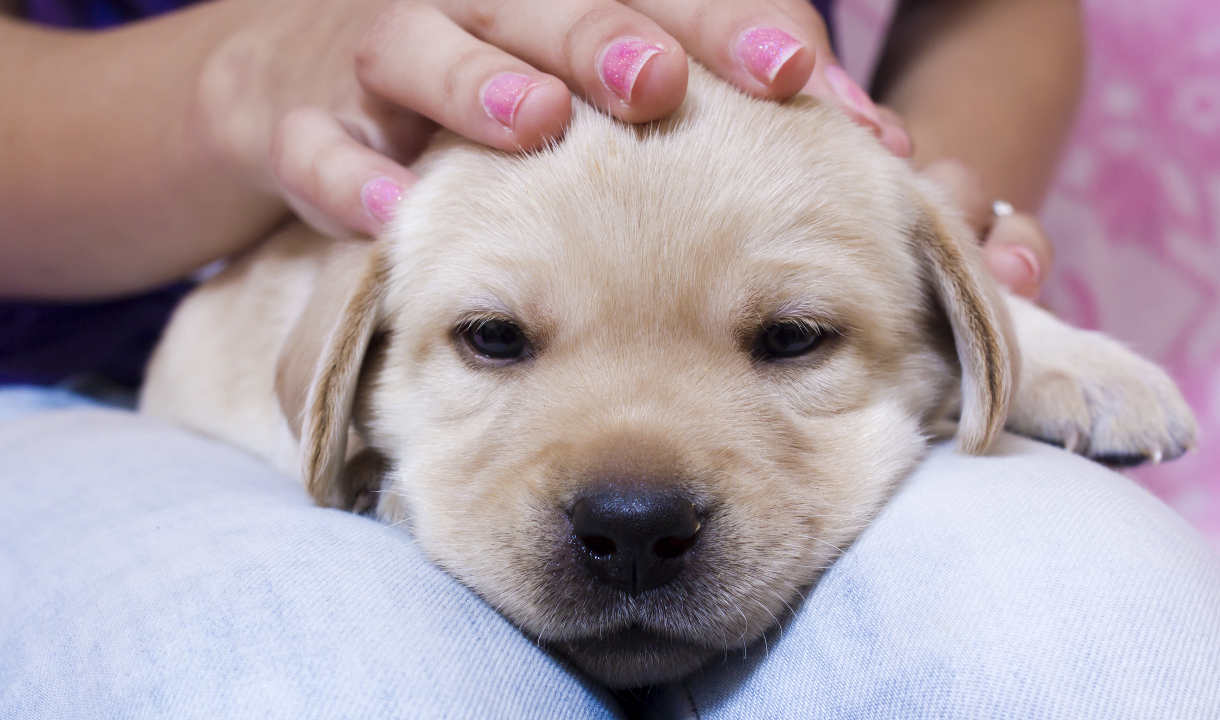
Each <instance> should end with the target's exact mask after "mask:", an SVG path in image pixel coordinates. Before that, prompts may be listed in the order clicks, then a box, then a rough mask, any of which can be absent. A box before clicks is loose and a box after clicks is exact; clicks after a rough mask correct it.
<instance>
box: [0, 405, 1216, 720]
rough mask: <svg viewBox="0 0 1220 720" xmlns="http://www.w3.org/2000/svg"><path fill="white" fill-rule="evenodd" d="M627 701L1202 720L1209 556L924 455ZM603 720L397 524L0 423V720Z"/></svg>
mask: <svg viewBox="0 0 1220 720" xmlns="http://www.w3.org/2000/svg"><path fill="white" fill-rule="evenodd" d="M10 397H11V394H10V393H9V392H5V391H4V390H0V408H3V407H4V406H5V405H6V403H7V402H8V399H9V398H10ZM26 400H27V407H28V398H26ZM743 655H744V656H743ZM641 709H642V710H643V711H644V712H651V713H652V714H653V715H654V716H656V717H683V716H687V717H695V716H696V713H697V716H698V717H701V718H815V717H816V718H887V719H888V718H931V717H937V718H981V717H987V718H1002V717H1012V718H1089V717H1105V718H1168V717H1173V718H1212V719H1214V718H1216V717H1220V565H1218V563H1217V558H1216V557H1215V555H1214V554H1212V551H1211V550H1210V549H1208V548H1207V547H1206V546H1205V545H1204V544H1203V542H1202V541H1201V539H1200V538H1199V537H1198V536H1197V535H1195V534H1194V533H1193V532H1192V531H1191V530H1190V529H1189V528H1188V527H1187V526H1186V525H1185V524H1184V523H1183V522H1182V521H1181V520H1180V519H1179V518H1178V517H1177V516H1175V515H1173V513H1172V512H1170V511H1169V510H1167V509H1166V508H1165V507H1164V506H1163V505H1161V504H1160V503H1159V502H1158V501H1156V500H1155V499H1153V498H1152V497H1151V496H1150V495H1148V494H1147V493H1146V492H1144V491H1142V490H1140V489H1139V488H1137V487H1136V486H1134V485H1133V484H1132V483H1130V482H1129V481H1128V480H1126V479H1124V478H1122V477H1121V476H1119V475H1116V474H1113V473H1111V472H1109V471H1106V470H1104V469H1102V468H1099V467H1097V466H1094V465H1092V464H1090V463H1087V462H1085V461H1083V460H1079V459H1076V458H1073V457H1071V456H1068V455H1067V454H1065V453H1063V452H1061V451H1057V450H1054V449H1052V448H1047V447H1044V446H1041V445H1037V444H1035V443H1029V442H1026V441H1023V440H1018V439H1015V438H1007V439H1005V440H1004V441H1003V442H1002V444H1001V447H1000V448H999V452H998V453H997V454H996V455H994V456H992V457H987V458H966V457H962V456H960V455H957V454H956V453H955V452H954V451H953V450H952V449H950V448H948V447H939V448H937V449H936V450H934V451H933V453H932V454H931V456H930V457H929V459H928V460H927V462H925V463H924V464H923V465H922V466H921V467H920V469H919V470H918V471H917V472H916V473H915V474H914V476H912V477H911V478H910V479H909V480H908V481H907V482H906V483H905V484H904V486H903V488H902V489H901V490H900V491H899V493H898V494H897V495H896V497H895V498H894V499H893V501H892V502H891V503H890V504H889V505H888V506H887V508H886V509H885V511H884V512H883V513H882V515H881V516H880V517H879V518H878V520H877V521H876V522H875V523H874V524H873V525H872V526H871V527H870V528H869V529H868V530H867V531H865V533H864V535H863V536H862V537H861V538H860V540H859V541H858V542H857V543H856V544H855V545H854V546H853V547H852V548H851V549H850V550H849V551H848V552H847V554H846V555H845V556H844V557H843V558H842V559H841V560H840V561H839V562H838V563H837V564H836V565H835V566H834V567H833V568H832V569H831V570H830V572H829V573H828V574H827V575H826V577H825V578H824V579H823V581H822V582H821V583H819V584H818V586H817V587H816V588H815V589H814V590H813V591H812V592H811V593H810V594H809V597H808V600H807V601H806V602H804V603H803V604H800V605H798V607H797V608H796V612H795V615H794V617H792V618H791V619H790V620H789V621H788V622H787V623H786V625H785V626H784V628H783V630H782V632H776V633H774V634H773V635H772V636H771V637H769V638H768V640H767V642H766V644H765V646H764V644H762V643H760V644H759V645H758V646H755V647H751V648H750V649H749V650H748V652H747V653H744V654H738V653H734V654H731V655H730V656H729V657H727V658H725V659H724V661H722V662H717V663H716V664H715V665H714V666H713V667H711V668H709V669H707V670H705V671H704V672H702V673H700V674H699V675H697V676H695V677H694V678H692V679H691V680H690V681H688V682H687V683H684V684H682V685H675V686H671V687H667V688H661V689H657V690H655V691H653V693H652V694H651V695H648V696H646V699H645V702H644V704H643V706H642V708H641ZM615 712H616V707H615V704H614V701H613V700H612V699H611V698H609V696H608V694H607V693H605V692H604V691H602V690H601V689H599V688H597V687H594V686H592V685H590V684H589V683H587V682H586V681H585V680H583V679H582V678H581V677H580V676H579V675H577V674H576V673H574V672H572V671H571V670H570V669H569V668H567V667H566V666H565V665H564V664H563V663H562V662H560V661H558V660H555V659H553V658H551V657H550V656H548V655H546V654H545V653H543V652H541V651H539V650H538V649H537V648H535V647H534V646H533V645H532V644H531V643H530V642H529V641H528V640H527V639H526V638H525V637H524V636H522V635H521V634H520V633H519V632H517V631H516V630H515V629H514V628H513V627H512V626H511V625H509V624H508V623H507V622H505V621H504V620H502V619H501V618H500V617H499V616H498V615H496V614H495V612H494V611H492V610H491V609H490V608H489V607H487V606H486V605H485V604H483V603H482V602H481V601H480V600H479V599H478V598H477V597H475V596H474V595H473V594H472V593H470V592H469V591H467V590H466V589H465V588H463V587H461V586H460V585H459V584H458V583H456V582H455V581H453V580H452V579H450V578H449V577H448V576H447V575H445V574H444V573H443V572H441V571H440V570H438V569H436V568H434V567H433V566H432V565H431V564H429V563H428V562H427V560H426V559H424V558H423V557H422V555H421V554H420V552H419V551H418V549H417V548H416V546H415V545H414V543H413V542H412V541H411V539H410V538H409V537H408V536H407V535H406V534H405V533H404V532H402V531H401V530H400V529H397V528H388V527H384V526H382V525H379V524H378V523H376V522H373V521H371V520H367V519H365V518H361V517H357V516H353V515H349V514H345V513H340V512H336V511H332V510H323V509H319V508H316V507H314V506H312V505H311V504H310V502H309V500H308V498H307V497H306V495H305V493H304V492H303V491H302V490H301V488H300V487H299V486H298V485H297V484H296V483H295V482H294V481H292V480H290V479H288V478H285V477H282V476H279V475H277V474H275V473H274V472H272V471H270V470H268V469H267V468H266V467H265V466H263V465H262V464H261V463H260V462H258V461H257V460H255V459H253V458H251V457H249V456H248V455H246V454H244V453H242V452H240V451H237V450H233V449H230V448H227V447H224V446H221V445H218V444H216V443H213V442H211V441H209V440H206V439H202V438H199V437H196V436H193V435H191V434H189V433H186V432H183V431H180V430H176V429H173V428H170V427H167V426H165V425H163V424H160V423H157V422H154V421H151V420H148V419H145V418H141V417H138V416H134V415H131V414H129V413H122V412H116V411H98V410H73V411H67V412H63V411H58V412H44V413H38V414H32V415H27V416H26V417H23V418H18V419H15V420H14V419H11V418H10V420H9V421H6V422H0V718H94V717H96V718H128V717H130V718H154V717H199V718H220V717H233V718H245V717H272V718H278V717H283V718H332V717H335V718H337V717H359V718H395V717H422V718H430V717H454V718H466V717H478V718H495V717H529V718H540V717H541V718H545V717H556V718H582V717H613V716H614V715H615Z"/></svg>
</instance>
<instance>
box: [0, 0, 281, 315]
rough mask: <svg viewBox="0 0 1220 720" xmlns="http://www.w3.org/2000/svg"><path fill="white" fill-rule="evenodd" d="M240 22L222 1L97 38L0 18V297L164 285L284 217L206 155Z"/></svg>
mask: <svg viewBox="0 0 1220 720" xmlns="http://www.w3.org/2000/svg"><path fill="white" fill-rule="evenodd" d="M256 5H257V4H256ZM199 14H204V15H206V16H207V17H199V16H198V15H199ZM241 22H242V18H241V17H240V8H239V7H235V6H234V4H232V3H225V2H218V3H206V4H203V5H200V6H198V7H196V8H192V9H189V10H186V11H182V12H180V13H174V14H171V15H167V16H163V17H161V18H158V19H155V20H152V21H146V22H142V23H137V24H134V25H130V26H126V27H123V28H120V29H118V30H113V31H106V32H100V33H88V34H86V33H69V32H58V31H46V30H42V29H39V28H35V27H33V26H30V25H27V24H23V23H19V22H16V21H11V20H9V19H6V18H0V97H3V98H5V101H4V104H5V110H4V112H3V113H2V114H0V137H2V138H3V142H0V296H8V297H63V298H68V297H77V298H79V297H96V296H103V295H108V294H115V293H122V292H130V291H134V290H139V289H143V288H147V287H151V286H155V285H157V284H159V283H163V282H165V281H168V280H171V279H173V278H175V277H178V276H181V275H182V274H184V273H186V272H189V271H190V270H191V269H192V268H195V267H198V266H200V265H202V264H204V263H206V262H208V261H209V260H211V259H214V258H217V257H221V256H223V255H225V254H227V253H229V252H232V251H233V250H235V249H237V248H239V247H241V246H243V245H245V244H248V243H249V242H250V241H251V240H252V239H253V238H255V237H257V236H258V235H259V234H260V233H262V232H265V230H266V229H267V227H268V226H269V225H271V224H273V223H274V222H276V221H277V219H278V218H279V217H280V216H281V215H282V214H283V212H284V210H283V207H282V205H281V203H280V201H279V200H278V199H276V198H274V197H273V196H271V195H270V194H266V193H262V192H258V191H256V189H255V188H254V187H253V184H252V183H251V182H250V180H249V179H248V178H247V177H245V176H244V175H243V174H242V173H241V172H240V171H239V170H238V169H236V168H233V167H230V166H229V165H227V164H226V163H224V162H223V161H222V160H221V159H220V157H219V154H218V153H216V152H214V151H213V150H212V149H211V148H209V147H208V143H207V142H206V140H205V132H204V129H203V128H201V127H200V124H201V123H200V117H201V116H202V113H200V112H198V108H197V107H196V105H197V103H198V95H199V93H198V78H199V76H200V72H201V69H202V68H203V66H204V64H205V62H206V61H207V58H208V57H209V55H210V53H211V52H212V50H213V49H214V48H215V47H217V46H218V44H219V43H221V42H222V41H223V40H224V38H225V37H227V36H228V35H229V34H230V33H231V32H232V31H233V30H235V29H236V28H237V27H239V24H240V23H241Z"/></svg>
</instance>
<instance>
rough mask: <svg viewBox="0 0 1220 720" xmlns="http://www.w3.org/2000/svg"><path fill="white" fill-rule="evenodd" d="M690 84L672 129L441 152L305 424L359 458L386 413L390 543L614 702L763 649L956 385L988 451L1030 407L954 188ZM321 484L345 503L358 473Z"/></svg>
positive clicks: (329, 477) (320, 374)
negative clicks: (351, 428) (946, 199)
mask: <svg viewBox="0 0 1220 720" xmlns="http://www.w3.org/2000/svg"><path fill="white" fill-rule="evenodd" d="M692 72H693V77H692V80H693V83H692V86H691V91H690V93H689V95H688V99H687V101H686V103H685V105H684V107H683V109H682V110H681V111H680V113H679V114H678V115H677V116H676V117H674V118H671V119H670V120H667V121H665V122H663V123H660V124H656V125H653V126H649V127H645V128H634V127H628V126H624V125H621V124H618V123H615V122H613V121H611V120H609V119H606V118H605V117H603V116H602V115H600V114H598V113H596V112H594V111H592V110H590V109H588V108H586V107H584V106H579V107H577V109H576V113H575V117H574V120H573V123H572V126H571V127H570V129H569V131H568V135H567V138H566V139H565V140H564V142H563V143H562V144H559V145H557V146H555V147H553V148H550V149H548V150H546V151H543V152H539V153H536V154H533V155H529V156H525V157H513V156H505V155H500V154H495V153H492V152H490V151H486V150H482V149H478V148H473V147H470V146H468V145H466V144H463V143H461V142H459V141H457V140H455V139H448V140H443V141H440V142H438V144H437V146H436V147H435V148H434V149H433V150H432V151H431V155H430V156H429V157H428V158H426V159H425V161H424V163H423V166H422V169H423V172H424V174H425V179H424V180H423V181H421V182H420V183H419V184H418V185H417V186H416V187H415V188H414V189H413V190H412V193H411V194H410V196H409V198H408V199H407V200H406V201H405V202H404V204H403V205H402V206H401V208H400V210H399V213H398V215H399V218H400V220H399V221H398V222H397V223H396V225H395V226H394V228H393V229H392V230H391V231H390V232H389V233H388V235H387V236H386V237H385V238H383V240H382V241H381V243H382V244H381V251H382V252H383V253H384V259H385V262H384V263H378V262H373V263H370V264H367V265H365V266H363V270H361V271H360V272H357V273H353V275H354V276H356V277H357V278H358V280H357V281H354V282H353V283H351V287H355V288H366V289H371V290H369V291H368V292H365V293H364V294H361V292H360V291H352V293H351V294H350V295H349V300H348V301H346V302H345V303H330V304H329V306H330V307H341V308H342V311H341V312H340V313H339V316H340V317H339V320H337V321H336V322H335V323H334V324H333V327H334V328H336V329H335V330H332V331H330V332H329V334H328V336H327V337H328V340H327V341H326V343H324V349H323V350H321V351H320V354H321V355H322V356H323V357H326V358H329V360H325V361H323V362H321V363H317V364H316V365H315V366H314V367H316V368H318V370H317V371H316V372H315V373H314V376H313V378H314V379H313V381H312V383H311V384H310V388H311V389H310V390H309V393H308V396H307V399H306V400H305V404H306V406H307V410H306V412H305V413H304V414H303V417H306V418H314V417H319V418H320V417H324V416H327V415H331V416H332V417H333V419H332V420H330V421H323V420H317V421H315V422H316V424H318V425H319V427H320V429H318V430H315V431H309V430H306V431H304V432H303V437H304V440H303V442H304V444H305V446H306V447H305V453H306V455H305V457H306V458H315V459H317V458H332V459H333V458H336V457H342V456H343V450H342V447H341V443H342V442H344V438H345V437H346V417H347V415H346V413H345V411H346V410H347V409H349V408H351V407H352V405H353V402H354V401H353V400H352V396H353V395H354V394H355V393H356V388H357V386H360V389H361V391H362V392H363V393H364V395H365V396H366V397H367V404H368V407H367V411H366V412H364V413H358V414H361V415H362V417H363V418H364V419H363V422H362V425H363V432H362V436H363V439H364V441H365V442H367V443H368V444H369V445H370V446H372V447H374V448H376V449H378V450H379V451H380V452H381V453H382V454H384V455H385V457H386V458H388V460H389V469H388V474H387V477H386V479H385V480H384V481H383V484H382V489H381V493H380V500H379V504H378V508H377V510H378V513H379V515H380V517H382V518H383V519H385V520H387V521H391V522H408V523H409V524H410V526H411V527H412V528H413V530H414V533H415V535H416V536H417V538H418V540H419V542H420V543H421V545H422V546H423V547H424V548H425V549H426V551H427V552H428V553H429V554H430V555H431V556H432V557H433V558H434V559H435V560H436V561H437V562H438V563H439V564H440V565H442V566H443V567H445V568H446V569H448V570H449V571H450V572H452V573H453V574H454V575H456V576H457V577H459V578H460V579H461V580H463V581H464V582H465V583H466V584H467V585H469V586H470V587H472V588H473V589H475V590H476V591H478V592H479V593H480V594H481V595H483V596H484V597H485V598H486V599H487V600H488V601H489V602H490V603H491V604H492V605H493V606H494V607H496V608H498V609H499V610H501V611H502V612H503V613H504V614H505V615H506V616H508V617H509V618H510V619H512V620H513V621H514V622H516V623H517V624H518V625H520V626H521V627H522V628H523V629H524V630H525V631H526V632H527V633H529V634H531V635H532V636H534V637H536V638H538V639H539V640H540V641H542V642H543V643H545V644H548V645H550V646H553V647H555V648H557V649H558V650H560V651H561V652H563V653H564V654H566V655H567V656H568V657H570V658H571V659H572V660H573V661H575V662H576V664H578V665H579V666H580V667H582V668H583V669H585V670H586V671H588V672H589V673H591V674H592V675H593V676H594V677H596V678H598V679H599V680H601V681H603V682H605V683H607V684H610V685H612V686H631V685H640V684H645V683H654V682H660V681H664V680H668V679H672V678H676V677H679V676H681V675H684V674H686V673H688V672H690V671H691V670H693V669H694V668H696V667H697V666H698V665H699V664H700V663H702V662H703V661H704V660H706V659H707V658H708V657H711V656H714V655H717V654H720V653H722V652H724V651H725V650H726V649H734V648H739V647H741V646H743V645H745V644H747V643H748V642H750V641H752V640H754V639H755V638H757V637H758V636H759V635H760V634H761V633H762V632H764V631H765V630H766V629H767V628H768V627H770V626H771V625H773V624H774V623H775V621H776V618H777V617H778V616H780V615H781V614H783V613H784V612H785V609H786V608H787V607H788V606H789V604H790V603H792V602H793V600H794V599H795V598H797V597H798V596H799V592H800V590H801V588H802V587H805V586H808V585H809V584H810V583H812V582H813V581H814V580H815V579H816V577H817V576H818V574H819V572H820V571H821V570H822V569H823V568H825V567H826V566H827V565H828V564H829V563H830V562H832V561H833V560H834V558H835V557H836V556H837V555H838V553H839V552H840V551H841V550H842V548H843V547H844V546H845V545H846V544H848V543H850V542H851V540H852V539H853V538H854V537H855V536H856V534H857V533H859V531H860V530H861V529H862V528H863V527H864V526H865V525H866V524H867V523H868V521H869V520H870V519H871V518H872V517H873V515H874V514H875V513H876V511H877V510H878V508H879V506H880V505H881V503H882V502H883V501H884V499H885V498H886V497H887V495H888V493H889V492H890V490H891V489H892V487H893V485H894V483H895V482H896V481H897V480H898V479H899V478H901V477H902V476H903V475H904V474H905V473H906V472H908V471H909V470H910V469H911V467H912V466H913V464H914V463H915V462H916V461H917V460H918V458H919V457H920V455H921V453H922V451H923V449H924V446H925V435H926V432H927V427H928V425H929V423H930V422H931V421H932V420H934V419H936V418H937V417H938V416H940V415H942V414H943V413H944V412H945V409H946V405H947V403H948V402H949V400H948V399H949V398H951V397H952V396H953V395H954V394H955V393H954V388H955V386H957V385H959V384H960V388H961V392H962V412H961V424H960V438H961V443H962V446H963V447H964V448H965V449H967V450H970V451H979V450H982V449H983V448H985V447H986V446H987V444H988V443H989V442H990V440H991V438H992V437H993V436H994V435H995V433H996V432H998V430H999V429H1000V427H1001V426H1002V425H1003V421H1004V414H1005V408H1006V403H1007V398H1008V393H1009V383H1010V377H1011V369H1010V367H1009V356H1008V350H1007V344H1006V341H1005V336H1004V332H1003V324H1002V322H1001V320H1002V319H1001V318H1000V316H999V315H998V313H999V310H998V307H997V306H996V305H995V304H994V303H993V302H992V301H991V299H990V296H989V294H988V291H987V288H986V287H984V286H983V285H981V284H980V282H979V278H980V273H979V271H978V260H977V258H976V257H975V252H974V250H973V248H972V247H971V242H970V240H969V237H968V235H969V234H968V233H967V232H966V230H965V229H964V227H962V226H961V224H960V223H959V222H958V221H956V220H954V219H953V218H952V217H951V216H949V215H947V214H946V213H945V212H944V211H943V210H942V209H941V207H940V205H939V203H938V201H937V200H936V199H935V198H934V197H932V196H931V192H930V191H929V189H928V188H926V187H924V186H923V185H922V184H921V183H920V182H919V181H918V180H917V179H916V178H915V177H914V176H913V175H912V174H911V172H910V171H909V170H908V169H907V168H906V166H905V165H904V164H903V163H901V162H900V161H898V160H896V159H893V158H890V157H889V156H888V155H887V154H886V153H885V151H884V150H882V149H881V148H880V146H879V145H878V144H877V143H876V142H875V141H874V140H873V139H872V138H871V137H869V136H868V135H867V133H865V132H864V131H862V130H860V129H858V128H856V127H854V126H852V125H851V124H850V123H849V122H847V121H846V120H845V119H843V118H841V117H840V116H839V115H838V114H836V113H835V112H834V111H832V110H829V109H826V108H822V107H818V106H816V105H814V104H813V103H811V102H792V103H789V104H787V105H784V106H776V105H773V104H769V103H763V102H758V101H754V100H751V99H747V98H745V97H744V96H741V95H739V94H737V93H736V92H735V91H733V90H731V89H729V88H728V87H726V86H724V85H721V84H720V83H718V82H715V81H713V80H711V79H710V78H709V77H708V76H707V75H706V73H704V72H702V71H701V70H699V69H697V68H692ZM361 279H362V280H361ZM371 297H375V298H376V302H363V301H361V300H360V298H365V299H368V298H371ZM344 316H345V317H344ZM342 328H346V330H343V329H342ZM377 329H380V331H381V332H382V333H383V334H384V342H383V343H382V349H381V351H380V352H379V356H378V357H379V359H378V362H377V363H375V367H374V368H372V369H371V370H370V369H369V368H368V367H366V368H365V371H364V373H363V375H364V379H363V380H360V381H359V382H357V380H356V378H357V377H358V376H359V375H360V373H359V372H358V368H359V365H360V362H361V358H362V352H363V348H364V347H365V345H367V342H368V340H367V338H368V337H370V336H371V335H372V333H373V332H374V331H375V330H377ZM959 368H960V372H959ZM959 375H960V379H959ZM308 408H316V411H314V412H310V411H309V409H308ZM336 413H338V414H336ZM340 430H342V432H340ZM319 444H321V449H319ZM336 448H337V449H336ZM336 453H337V455H336ZM306 468H307V474H309V475H310V478H309V479H310V487H311V489H313V490H314V492H315V495H316V496H317V497H319V498H320V499H327V498H333V497H335V496H336V495H335V493H334V492H333V488H334V487H335V484H336V482H338V481H337V478H339V477H340V476H341V473H340V472H339V471H338V463H336V462H330V463H327V462H320V461H315V462H307V463H306ZM338 495H339V496H342V495H343V493H339V494H338Z"/></svg>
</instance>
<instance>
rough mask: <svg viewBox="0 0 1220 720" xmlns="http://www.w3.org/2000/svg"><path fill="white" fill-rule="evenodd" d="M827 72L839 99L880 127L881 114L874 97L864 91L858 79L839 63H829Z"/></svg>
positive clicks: (831, 86) (827, 78)
mask: <svg viewBox="0 0 1220 720" xmlns="http://www.w3.org/2000/svg"><path fill="white" fill-rule="evenodd" d="M825 73H826V82H828V83H830V89H831V90H834V92H835V94H836V95H838V96H839V99H840V100H842V101H843V104H844V105H847V107H848V108H850V109H851V110H854V111H856V112H857V113H859V114H860V115H862V116H863V117H864V118H865V119H866V120H868V121H869V122H871V123H872V124H873V125H874V126H876V127H877V128H878V129H880V128H881V115H879V114H878V113H877V106H876V105H874V104H873V101H872V98H870V97H869V96H868V93H866V92H864V90H863V89H861V87H860V86H859V85H857V84H856V81H855V80H852V79H851V76H850V75H848V74H847V71H846V70H844V69H843V68H841V67H839V66H838V65H829V66H827V68H826V70H825Z"/></svg>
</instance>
